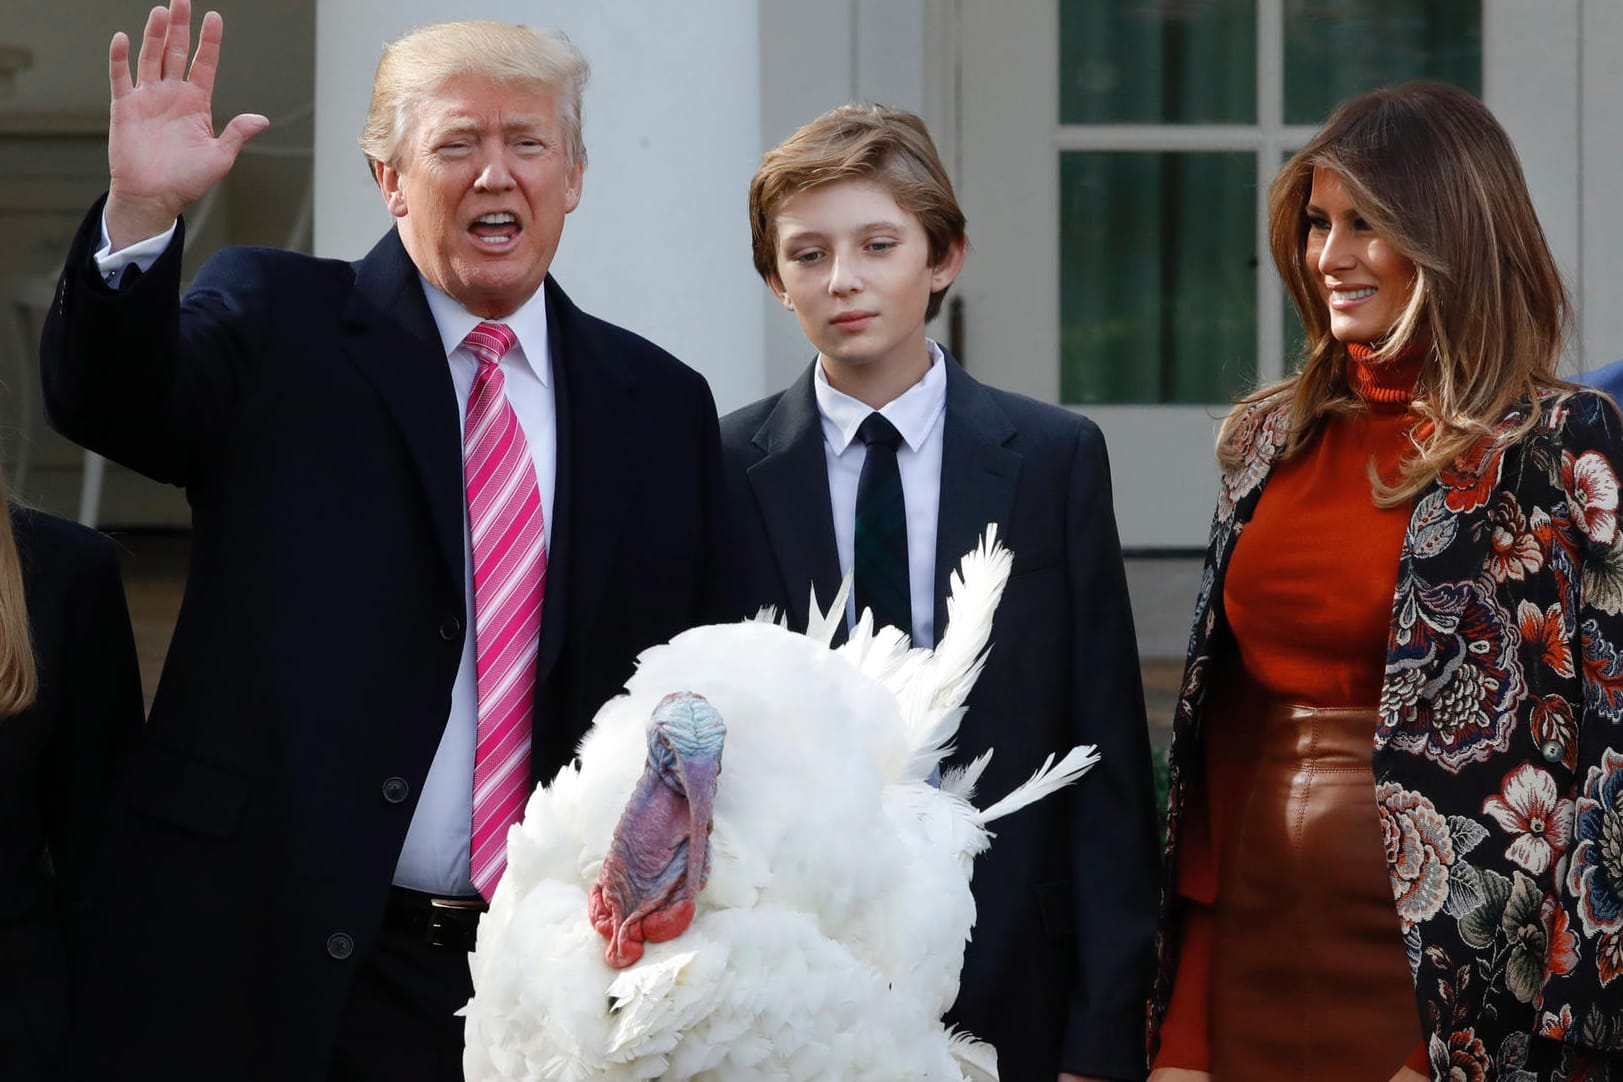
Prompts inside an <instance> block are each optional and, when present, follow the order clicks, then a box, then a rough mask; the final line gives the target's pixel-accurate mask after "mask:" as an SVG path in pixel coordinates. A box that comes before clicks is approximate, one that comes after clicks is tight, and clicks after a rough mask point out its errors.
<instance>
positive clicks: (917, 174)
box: [749, 105, 964, 319]
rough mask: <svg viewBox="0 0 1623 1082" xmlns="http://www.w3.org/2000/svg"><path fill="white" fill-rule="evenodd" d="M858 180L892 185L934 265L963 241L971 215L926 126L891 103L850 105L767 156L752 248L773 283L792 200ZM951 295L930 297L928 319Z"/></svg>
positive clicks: (754, 185)
mask: <svg viewBox="0 0 1623 1082" xmlns="http://www.w3.org/2000/svg"><path fill="white" fill-rule="evenodd" d="M858 178H860V179H864V180H872V181H876V182H877V183H879V184H882V185H884V187H885V189H886V190H887V191H888V192H890V195H891V198H892V199H895V200H896V205H897V206H899V207H901V208H902V209H903V210H905V211H907V212H908V213H909V214H911V215H913V216H914V217H915V218H917V219H918V220H919V224H920V225H921V226H923V227H924V234H925V236H926V237H928V238H929V245H930V265H931V266H932V267H934V266H939V265H940V264H941V262H942V260H944V259H946V258H947V253H948V252H950V251H951V250H952V246H953V245H954V244H962V243H963V241H964V212H963V210H962V209H961V208H960V207H959V206H958V197H957V196H955V195H954V194H953V191H952V180H951V179H950V178H949V177H948V176H947V169H946V166H944V165H942V164H941V157H940V155H939V154H937V153H936V149H935V143H934V142H933V141H931V139H930V131H929V129H928V128H926V127H925V126H924V121H922V120H920V119H919V118H918V117H917V116H915V115H914V114H912V113H909V112H906V111H905V110H902V109H889V108H886V107H885V106H883V105H842V106H840V107H839V108H837V109H831V110H830V111H828V112H826V113H824V114H823V115H822V116H820V117H818V118H817V119H816V120H813V121H812V122H811V123H809V124H807V125H805V126H804V127H802V128H801V129H800V130H799V131H797V132H795V133H794V134H793V135H791V136H790V137H789V138H787V139H785V140H784V141H783V142H782V143H779V144H778V145H777V146H776V147H773V148H772V149H771V150H769V151H767V153H766V157H764V158H762V159H761V168H760V169H758V170H756V172H755V177H754V179H752V180H751V181H750V194H749V216H750V248H751V252H752V254H753V255H754V258H755V270H756V272H757V273H758V274H760V276H761V277H762V279H764V280H765V281H766V282H767V284H769V285H770V284H772V283H773V282H775V281H776V280H777V277H778V238H777V236H776V231H777V216H778V211H779V210H780V209H782V207H783V203H784V201H785V200H786V199H788V198H789V197H790V196H792V195H795V194H796V193H798V192H803V191H805V190H806V189H807V188H815V187H818V186H819V185H823V184H831V183H833V182H834V181H837V180H851V179H858ZM946 295H947V291H946V290H945V289H939V290H937V291H935V292H934V293H931V294H930V304H929V307H928V308H927V309H926V311H925V315H924V318H925V319H934V318H935V316H936V313H937V312H939V311H940V310H941V301H942V298H944V297H945V296H946Z"/></svg>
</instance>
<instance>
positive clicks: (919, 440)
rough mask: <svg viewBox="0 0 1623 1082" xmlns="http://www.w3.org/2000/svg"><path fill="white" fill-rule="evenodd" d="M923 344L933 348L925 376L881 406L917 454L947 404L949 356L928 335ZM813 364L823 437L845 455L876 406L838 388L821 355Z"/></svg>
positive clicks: (883, 412)
mask: <svg viewBox="0 0 1623 1082" xmlns="http://www.w3.org/2000/svg"><path fill="white" fill-rule="evenodd" d="M924 344H925V347H926V348H927V349H928V350H929V352H930V367H929V369H928V370H927V371H926V372H925V373H924V376H923V378H921V379H920V380H919V381H918V382H917V383H915V384H913V386H911V387H909V388H908V389H907V390H905V391H903V392H902V393H901V394H899V395H897V396H896V397H895V398H893V399H891V400H890V401H889V402H886V403H885V404H884V405H883V406H881V407H880V408H879V412H880V413H881V414H883V415H884V418H885V420H887V421H889V422H890V423H891V424H893V425H895V426H896V431H898V432H900V433H901V434H902V440H903V442H905V443H906V444H907V447H908V450H910V451H912V452H914V453H915V454H917V453H918V450H919V448H921V447H923V446H924V441H925V439H926V438H928V437H929V435H930V430H931V429H932V428H934V427H935V425H936V422H937V421H939V420H940V419H941V414H942V411H943V410H945V409H946V406H947V362H946V357H945V356H944V355H943V354H942V352H941V347H940V346H938V345H936V344H935V342H934V341H933V340H931V339H929V338H926V339H925V340H924ZM812 367H813V368H814V369H815V370H816V375H815V377H814V378H813V380H812V390H813V392H814V393H815V394H816V395H817V412H818V413H819V414H820V415H821V416H822V419H823V438H824V439H826V440H828V443H829V446H831V447H833V448H834V453H835V454H836V455H843V454H845V451H846V448H848V447H850V446H851V441H852V440H854V439H856V438H857V429H858V428H860V427H861V425H862V422H863V421H866V420H867V419H868V414H870V413H872V412H874V410H873V407H872V406H870V405H868V404H867V403H865V402H861V401H858V400H857V399H855V398H852V397H851V396H850V395H848V394H845V393H844V392H842V391H837V390H835V389H834V386H833V384H831V383H829V381H828V374H827V373H826V372H824V371H823V362H822V361H821V360H820V359H819V360H818V361H816V362H815V363H814V364H813V365H812Z"/></svg>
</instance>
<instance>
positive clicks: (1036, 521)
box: [722, 106, 1157, 1082]
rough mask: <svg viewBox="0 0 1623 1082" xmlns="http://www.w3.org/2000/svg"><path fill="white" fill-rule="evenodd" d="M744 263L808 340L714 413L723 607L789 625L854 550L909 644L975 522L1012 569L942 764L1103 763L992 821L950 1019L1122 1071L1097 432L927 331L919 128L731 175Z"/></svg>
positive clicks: (942, 183) (952, 257) (1146, 781)
mask: <svg viewBox="0 0 1623 1082" xmlns="http://www.w3.org/2000/svg"><path fill="white" fill-rule="evenodd" d="M749 211H750V228H751V232H752V236H753V242H754V255H755V266H756V269H757V270H758V271H759V272H760V274H761V277H762V278H763V279H765V280H766V283H767V285H768V286H770V287H771V289H772V291H773V293H774V294H776V295H777V297H778V299H779V300H780V301H782V302H783V305H784V307H785V308H787V309H789V310H790V311H791V312H793V313H795V316H796V318H797V319H798V320H799V322H800V326H801V329H802V330H803V331H804V332H805V335H806V338H807V339H808V340H809V341H810V342H811V344H812V345H813V346H814V347H815V348H816V350H817V358H816V360H815V361H814V362H813V363H812V364H811V366H810V367H809V368H808V369H807V371H806V373H805V374H804V375H803V376H801V378H800V379H798V380H796V381H795V383H794V384H793V385H791V386H790V387H789V388H788V389H787V390H785V391H782V392H780V393H778V394H775V395H772V396H771V397H769V398H766V399H764V400H762V401H760V402H757V403H755V404H754V405H751V406H747V407H745V408H744V409H741V410H739V411H738V412H736V413H733V414H732V415H730V416H728V417H726V418H724V419H723V421H722V444H723V454H724V458H725V461H726V468H727V477H728V489H729V495H730V497H731V506H732V508H733V510H734V513H735V514H736V515H737V517H738V522H737V528H738V530H739V536H740V537H741V538H742V539H743V541H744V552H743V557H742V562H741V567H742V576H743V579H744V582H743V592H744V597H743V598H742V600H743V601H744V603H745V607H746V608H747V609H749V610H750V611H753V610H754V609H755V608H757V607H759V606H761V605H775V606H777V607H779V608H780V609H781V610H783V611H785V612H787V613H788V614H789V617H790V620H791V621H792V623H793V624H798V625H800V626H804V624H805V620H806V615H807V604H808V600H809V592H810V589H811V588H812V587H815V589H816V591H817V596H818V597H819V598H820V599H823V600H825V601H826V599H828V598H830V597H832V596H833V594H834V591H835V590H836V589H837V587H838V585H839V582H840V579H841V577H842V576H843V575H844V574H845V573H847V572H853V571H854V598H853V601H852V603H851V605H850V607H849V609H848V611H847V618H848V620H854V619H855V616H856V613H857V611H858V609H859V606H860V608H871V609H873V610H874V613H875V617H876V619H877V620H878V621H879V622H880V623H886V624H891V625H893V626H898V627H902V628H904V629H906V630H907V631H908V632H909V633H910V634H911V635H912V637H913V640H914V641H915V642H916V643H918V644H920V645H926V646H928V645H932V644H933V643H934V642H935V641H936V639H937V638H938V637H939V635H940V632H941V630H942V628H943V626H944V624H945V621H946V609H945V595H946V585H947V576H948V574H949V573H950V572H951V570H952V569H953V567H955V566H956V565H957V562H958V560H959V558H960V557H962V556H963V554H964V553H965V552H967V551H968V550H969V549H970V548H971V547H973V545H974V544H975V542H976V540H977V538H979V536H980V535H981V533H982V532H983V531H984V530H985V528H986V525H987V523H989V522H995V523H997V525H998V536H999V538H1000V539H1002V540H1004V541H1005V542H1006V543H1007V544H1008V545H1009V547H1010V548H1011V549H1012V550H1013V552H1014V556H1015V565H1014V570H1013V574H1012V575H1011V577H1010V580H1009V585H1008V589H1007V591H1006V593H1005V594H1004V597H1003V602H1002V605H1001V607H1000V608H999V610H998V614H997V622H996V624H995V626H994V629H993V633H992V643H993V647H992V654H991V658H990V660H989V662H988V664H987V667H986V670H985V672H984V673H983V674H982V676H981V678H980V681H979V683H978V684H977V685H976V688H975V692H974V694H973V695H972V696H971V698H970V701H969V711H968V714H967V716H966V718H965V720H964V723H963V726H962V728H961V729H960V731H959V740H958V749H957V752H956V753H955V756H954V760H955V761H959V762H961V761H967V760H968V759H969V758H971V757H973V756H975V755H978V754H980V753H981V752H983V751H984V750H986V749H987V748H988V747H992V746H995V747H996V748H997V751H998V754H997V756H996V757H995V758H994V759H993V761H992V764H991V766H990V768H989V769H988V771H987V773H986V774H985V775H984V776H983V779H982V781H981V784H980V789H981V791H982V792H984V793H988V794H999V793H1003V792H1005V791H1007V790H1009V789H1011V788H1013V787H1014V786H1015V785H1017V784H1019V783H1020V782H1021V781H1023V780H1024V779H1025V777H1026V776H1027V775H1028V774H1029V772H1030V771H1031V770H1032V769H1033V768H1034V767H1035V766H1036V765H1037V764H1038V763H1040V762H1041V761H1042V759H1043V757H1044V756H1045V755H1047V754H1048V753H1050V752H1063V751H1065V750H1066V749H1068V748H1070V747H1071V746H1072V745H1074V744H1078V743H1092V744H1097V745H1098V746H1099V749H1100V751H1101V752H1102V753H1103V761H1102V762H1101V763H1100V765H1099V766H1098V767H1097V768H1096V769H1095V770H1094V771H1093V772H1092V773H1091V774H1090V775H1089V776H1088V777H1087V778H1085V779H1084V780H1083V781H1082V782H1080V783H1078V785H1076V786H1075V787H1074V788H1073V789H1071V790H1070V791H1068V792H1067V793H1065V794H1064V795H1063V796H1061V797H1056V798H1054V799H1052V800H1049V801H1044V802H1043V803H1041V804H1039V805H1037V806H1036V807H1034V808H1033V809H1030V810H1028V811H1024V812H1022V813H1021V814H1020V815H1019V816H1018V817H1016V818H1015V819H1013V820H1012V821H1010V822H1009V823H1008V824H1007V825H1006V826H1004V827H1003V828H1001V829H1000V830H999V831H998V838H997V841H996V842H995V843H994V844H993V846H992V849H991V851H990V853H988V854H987V855H986V856H985V857H982V858H981V861H980V863H979V865H978V866H977V868H976V872H975V899H976V905H977V908H978V911H979V917H978V919H977V922H976V927H975V935H974V939H973V941H972V942H971V943H970V945H969V948H968V950H967V952H966V954H965V957H964V970H963V983H962V988H961V991H960V993H959V997H958V1002H957V1003H956V1004H955V1006H954V1007H953V1010H952V1012H951V1014H950V1015H949V1021H951V1022H953V1023H955V1024H957V1025H959V1026H961V1027H962V1028H964V1029H966V1030H968V1031H969V1032H971V1033H973V1034H974V1035H975V1036H977V1037H979V1038H981V1039H983V1040H987V1041H990V1042H992V1043H993V1044H994V1045H995V1046H996V1047H997V1050H998V1060H999V1066H1000V1069H1001V1074H1002V1077H1003V1078H1004V1079H1006V1080H1010V1082H1026V1080H1044V1082H1046V1080H1051V1079H1054V1078H1056V1077H1058V1078H1061V1079H1071V1078H1142V1077H1143V1076H1144V1047H1143V1024H1142V1022H1143V1005H1144V1000H1145V989H1146V986H1147V983H1148V977H1149V972H1150V957H1151V954H1150V946H1151V935H1152V933H1153V926H1154V923H1155V918H1154V911H1155V897H1156V875H1157V872H1156V844H1155V830H1154V826H1153V823H1154V812H1153V807H1152V789H1151V783H1150V772H1149V747H1148V738H1147V734H1146V730H1145V724H1144V702H1143V691H1142V688H1141V686H1140V680H1139V671H1138V658H1137V650H1136V648H1135V644H1134V637H1133V622H1132V614H1131V611H1130V610H1129V607H1128V599H1127V589H1126V581H1125V577H1124V574H1123V571H1122V564H1121V551H1120V546H1119V543H1118V541H1117V537H1116V526H1115V518H1114V514H1113V512H1112V510H1111V499H1110V472H1109V468H1108V464H1107V462H1106V458H1105V447H1104V441H1103V439H1102V438H1101V436H1100V434H1099V430H1098V428H1097V427H1095V426H1094V425H1093V423H1092V422H1090V421H1088V420H1087V419H1086V418H1084V417H1081V416H1079V415H1077V414H1074V413H1071V412H1069V411H1067V410H1063V409H1060V408H1058V407H1056V406H1051V405H1045V404H1043V403H1039V402H1035V401H1032V400H1030V399H1027V398H1023V397H1020V396H1018V395H1013V394H1009V393H1006V392H1003V391H998V390H994V389H992V388H990V387H986V386H983V385H982V384H980V383H978V382H976V381H975V380H973V379H971V378H970V377H969V376H968V375H967V374H966V373H965V372H964V370H963V369H962V368H961V367H959V365H958V363H957V362H956V361H954V360H953V358H952V357H951V356H950V355H948V354H947V352H946V351H945V350H943V349H942V348H941V347H940V346H939V345H937V344H936V343H935V342H933V341H931V340H930V339H929V338H927V337H926V336H925V331H924V326H925V322H926V321H927V320H928V319H929V318H930V317H932V316H934V315H935V314H936V312H937V310H938V309H939V308H940V305H941V301H942V297H943V296H944V295H945V293H946V291H947V288H948V286H950V285H951V284H952V281H953V279H954V278H955V277H956V276H957V274H958V271H959V269H960V268H961V267H962V265H963V261H964V253H965V236H964V215H963V213H962V211H960V210H959V208H958V204H957V201H956V199H955V198H954V196H953V191H952V185H951V182H950V181H949V180H948V179H947V175H946V170H945V169H944V168H943V166H942V164H941V161H940V159H939V157H938V156H937V154H936V150H935V147H934V145H933V144H932V143H931V141H930V137H929V134H928V132H927V131H926V130H925V128H924V125H923V123H922V122H921V121H920V120H919V119H918V118H917V117H916V116H913V115H912V114H910V113H904V112H899V111H895V110H890V109H884V108H879V107H871V106H843V107H841V108H839V109H835V110H834V111H833V112H830V113H827V114H825V115H824V116H821V117H819V118H818V119H816V120H814V121H813V122H812V123H810V124H808V125H806V126H805V127H804V128H802V129H801V130H800V131H798V132H796V133H795V134H794V135H793V136H791V137H790V138H789V140H788V141H787V142H785V143H783V144H782V145H781V146H779V147H777V148H776V149H774V150H772V151H771V152H769V153H768V154H767V155H766V157H765V159H764V160H763V162H762V165H761V168H760V170H759V172H757V173H756V176H755V179H754V181H753V182H752V183H751V185H750V201H749Z"/></svg>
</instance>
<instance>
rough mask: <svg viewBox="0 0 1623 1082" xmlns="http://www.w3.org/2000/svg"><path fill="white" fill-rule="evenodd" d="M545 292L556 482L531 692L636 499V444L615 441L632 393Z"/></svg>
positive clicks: (595, 585) (627, 420) (590, 337)
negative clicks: (567, 617)
mask: <svg viewBox="0 0 1623 1082" xmlns="http://www.w3.org/2000/svg"><path fill="white" fill-rule="evenodd" d="M544 288H545V289H546V299H547V329H548V339H549V341H550V344H551V348H552V371H553V374H554V378H555V379H556V381H557V387H556V389H555V392H554V399H555V401H556V403H557V416H558V452H557V456H558V457H557V462H558V466H557V471H558V472H557V488H556V491H555V492H554V495H553V508H552V515H553V519H554V528H553V533H552V544H553V547H552V551H550V552H549V553H548V554H547V556H548V563H547V593H546V600H545V603H544V605H543V608H542V614H541V642H540V647H539V657H538V658H537V661H536V664H537V672H536V682H537V685H538V686H539V685H540V684H541V683H544V682H545V681H546V679H547V677H548V676H549V675H550V674H551V672H552V668H553V666H554V665H555V664H556V663H557V661H558V655H559V653H560V652H561V651H562V649H563V643H564V625H565V618H564V610H565V608H566V607H567V608H568V610H569V611H571V612H574V613H576V614H582V613H590V612H592V611H594V609H595V608H596V605H597V598H598V596H599V595H600V594H601V593H602V592H603V586H604V584H605V582H607V580H608V573H609V567H610V564H611V560H610V556H611V555H612V554H613V552H614V551H615V549H616V548H617V542H618V540H619V537H620V531H621V528H622V527H623V525H624V522H625V513H626V508H627V507H629V506H630V505H631V503H632V502H633V501H635V500H636V499H637V478H638V471H637V460H636V453H637V452H636V447H637V441H635V440H628V439H625V438H623V436H624V433H625V432H627V431H634V430H635V428H636V426H637V425H638V424H639V423H640V422H639V420H638V416H637V408H638V405H639V404H638V402H637V401H636V394H635V385H634V383H633V381H632V380H631V379H630V378H629V376H628V375H627V373H626V371H625V367H624V364H623V362H622V359H621V358H620V357H618V356H616V355H615V354H614V353H613V351H612V350H610V349H608V348H607V347H606V346H605V344H604V342H603V340H602V337H601V335H600V334H599V333H597V331H596V330H595V329H594V328H593V327H592V325H591V322H590V321H589V320H588V319H587V318H586V317H585V316H583V315H582V314H581V311H580V309H578V308H576V307H575V304H574V302H573V301H571V300H570V299H569V297H568V296H566V295H565V294H564V291H563V290H562V289H560V288H559V287H558V284H557V283H556V282H554V281H553V280H552V277H551V276H550V275H549V276H548V277H547V280H546V285H545V287H544ZM577 630H579V629H577Z"/></svg>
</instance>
